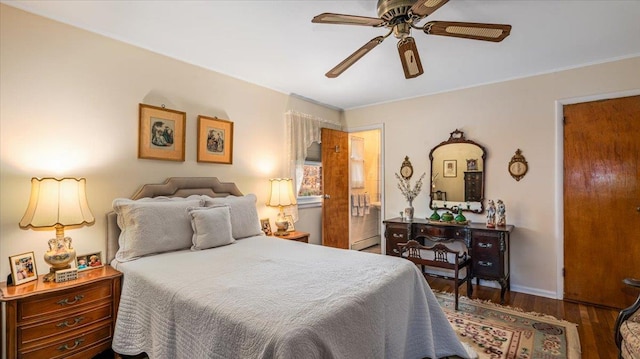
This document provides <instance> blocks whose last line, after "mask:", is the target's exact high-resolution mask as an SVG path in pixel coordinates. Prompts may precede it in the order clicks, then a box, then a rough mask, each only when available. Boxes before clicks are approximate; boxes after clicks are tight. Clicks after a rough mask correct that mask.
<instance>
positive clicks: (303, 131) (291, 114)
mask: <svg viewBox="0 0 640 359" xmlns="http://www.w3.org/2000/svg"><path fill="white" fill-rule="evenodd" d="M322 128H331V129H334V130H341V129H342V126H341V125H340V124H339V123H334V122H329V121H325V120H323V119H321V118H318V117H313V116H311V115H307V114H304V113H300V112H296V111H288V112H287V113H285V130H286V133H287V136H286V137H287V149H288V152H289V156H288V161H287V163H288V165H289V170H288V173H289V176H291V178H293V180H294V183H295V185H296V188H295V191H296V195H297V194H298V191H300V186H301V185H302V177H303V175H304V160H305V158H306V157H307V149H308V148H309V146H311V144H312V143H314V142H318V143H321V142H322V139H321V138H320V133H321V129H322Z"/></svg>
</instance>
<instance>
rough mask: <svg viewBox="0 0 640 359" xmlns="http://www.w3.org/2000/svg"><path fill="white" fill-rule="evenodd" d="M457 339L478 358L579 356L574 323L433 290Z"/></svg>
mask: <svg viewBox="0 0 640 359" xmlns="http://www.w3.org/2000/svg"><path fill="white" fill-rule="evenodd" d="M435 294H436V298H438V302H439V303H440V306H441V307H442V309H443V310H444V312H445V314H446V315H447V318H448V319H449V322H450V323H451V326H452V327H453V329H454V330H455V331H456V334H458V337H459V338H460V340H461V341H462V342H464V343H466V344H468V345H469V346H471V347H472V348H473V350H475V351H476V353H478V358H480V359H485V358H486V359H489V358H490V359H494V358H495V359H502V358H504V359H538V358H544V359H552V358H568V359H578V358H580V339H579V338H578V329H577V325H576V324H574V323H570V322H567V321H561V320H558V319H556V318H554V317H552V316H548V315H544V314H538V313H525V312H523V311H522V310H519V309H518V308H512V307H507V306H501V305H498V304H494V303H490V302H483V301H480V300H473V299H468V298H466V297H460V298H459V301H460V303H459V310H458V311H455V310H454V297H453V294H450V293H435Z"/></svg>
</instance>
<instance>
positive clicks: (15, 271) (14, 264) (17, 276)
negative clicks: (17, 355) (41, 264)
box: [9, 252, 38, 285]
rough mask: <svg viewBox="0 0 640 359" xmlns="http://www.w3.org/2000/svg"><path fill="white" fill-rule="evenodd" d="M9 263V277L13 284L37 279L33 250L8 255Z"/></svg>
mask: <svg viewBox="0 0 640 359" xmlns="http://www.w3.org/2000/svg"><path fill="white" fill-rule="evenodd" d="M9 263H10V264H11V279H12V280H13V284H14V285H19V284H22V283H27V282H31V281H32V280H37V279H38V271H37V270H36V260H35V256H34V254H33V252H27V253H22V254H18V255H15V256H11V257H9Z"/></svg>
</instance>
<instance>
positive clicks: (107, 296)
mask: <svg viewBox="0 0 640 359" xmlns="http://www.w3.org/2000/svg"><path fill="white" fill-rule="evenodd" d="M121 277H122V273H120V272H118V271H116V270H115V269H113V268H111V267H110V266H104V267H102V268H97V269H91V270H87V271H84V272H80V273H79V275H78V279H76V280H72V281H69V282H62V283H55V282H43V280H42V276H40V278H39V279H38V280H37V281H33V282H29V283H25V284H22V285H18V286H7V284H6V283H5V282H3V283H0V291H1V292H2V293H1V294H2V296H1V297H0V301H1V302H3V305H4V306H5V312H4V313H5V314H4V317H3V322H4V323H5V325H6V328H7V330H6V348H4V350H5V351H6V357H7V358H48V359H53V358H91V357H93V356H95V355H96V354H99V353H101V352H103V351H105V350H107V349H109V348H110V347H111V340H112V337H113V330H114V327H115V318H116V313H117V310H118V303H119V300H120V281H121Z"/></svg>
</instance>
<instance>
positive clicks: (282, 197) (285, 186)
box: [267, 178, 298, 207]
mask: <svg viewBox="0 0 640 359" xmlns="http://www.w3.org/2000/svg"><path fill="white" fill-rule="evenodd" d="M269 181H270V182H271V192H270V193H269V201H267V206H270V207H286V206H293V205H295V204H297V203H298V202H296V195H295V193H294V192H293V180H292V179H291V178H272V179H270V180H269Z"/></svg>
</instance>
